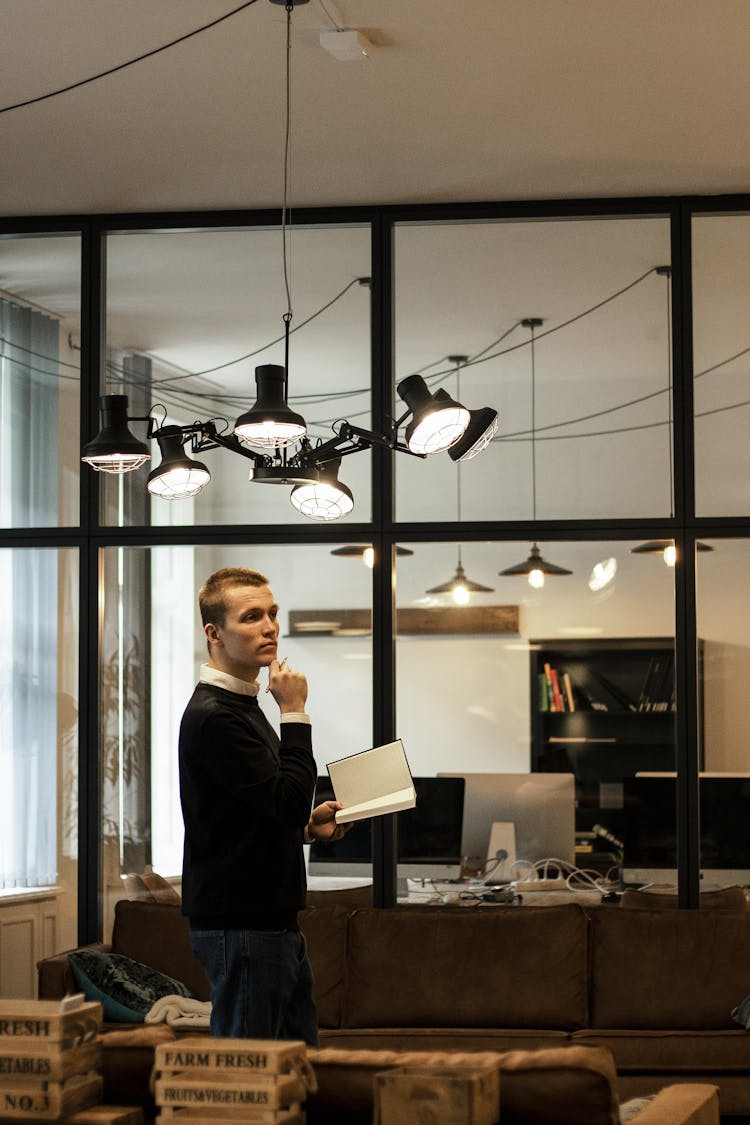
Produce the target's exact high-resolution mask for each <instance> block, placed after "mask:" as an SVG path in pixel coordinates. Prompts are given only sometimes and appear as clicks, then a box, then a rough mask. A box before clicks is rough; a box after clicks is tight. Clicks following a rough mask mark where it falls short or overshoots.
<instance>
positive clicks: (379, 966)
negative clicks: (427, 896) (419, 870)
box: [342, 905, 587, 1030]
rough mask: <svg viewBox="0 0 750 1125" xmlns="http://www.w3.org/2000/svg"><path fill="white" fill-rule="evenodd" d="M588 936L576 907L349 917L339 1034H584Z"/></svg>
mask: <svg viewBox="0 0 750 1125" xmlns="http://www.w3.org/2000/svg"><path fill="white" fill-rule="evenodd" d="M586 932H587V931H586V916H585V914H584V912H583V910H582V909H581V908H580V907H579V906H577V905H566V906H541V907H533V906H529V907H526V906H524V907H523V908H519V907H512V906H511V907H507V908H499V909H494V910H488V911H480V910H470V909H463V910H455V911H435V912H429V913H426V912H425V909H424V908H419V907H416V908H409V907H404V908H397V909H395V910H375V909H373V910H360V911H357V912H356V913H354V914H353V915H352V916H351V918H350V922H349V958H348V965H347V982H346V991H345V999H344V1013H343V1023H342V1026H343V1027H368V1028H378V1027H394V1026H395V1027H398V1026H401V1027H412V1028H416V1027H435V1028H440V1027H456V1028H464V1027H476V1028H482V1027H483V1028H491V1027H498V1028H503V1027H505V1028H555V1029H558V1030H565V1029H574V1028H581V1027H585V1026H586V1016H587V989H586V962H587V949H586Z"/></svg>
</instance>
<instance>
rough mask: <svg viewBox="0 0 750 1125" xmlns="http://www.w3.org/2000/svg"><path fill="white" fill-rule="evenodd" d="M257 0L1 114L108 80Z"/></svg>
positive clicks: (1, 111)
mask: <svg viewBox="0 0 750 1125" xmlns="http://www.w3.org/2000/svg"><path fill="white" fill-rule="evenodd" d="M255 2H256V0H247V2H246V3H245V4H240V5H239V7H237V8H232V10H231V12H225V13H224V15H223V16H218V17H217V19H215V20H211V22H210V23H204V24H203V25H202V26H201V27H196V28H195V29H194V30H193V31H188V32H186V34H185V35H180V36H179V37H178V38H177V39H172V40H170V42H169V43H162V45H161V47H154V49H153V50H152V51H145V52H144V54H142V55H137V56H136V58H134V59H128V60H127V62H124V63H119V64H118V65H117V66H111V67H109V69H108V70H102V71H100V72H99V73H98V74H92V75H91V76H90V77H89V78H82V79H81V80H80V81H79V82H71V83H70V85H69V86H61V87H60V88H59V89H58V90H50V92H49V93H48V94H39V96H38V97H36V98H27V99H26V100H25V101H22V102H14V103H13V105H6V106H2V107H0V113H10V111H11V110H12V109H23V107H24V106H28V105H36V104H37V103H38V102H45V101H47V100H48V99H49V98H56V97H58V95H60V94H67V93H69V92H70V91H71V90H77V89H78V88H79V87H81V86H88V84H89V83H90V82H98V80H99V79H100V78H107V77H108V76H109V75H110V74H116V73H117V72H118V70H125V69H126V68H127V67H129V66H134V65H135V63H139V62H143V60H144V59H150V58H153V56H154V55H159V54H161V52H162V51H166V50H168V49H169V48H170V47H175V46H176V45H177V44H178V43H184V42H185V40H186V39H192V38H193V36H194V35H200V34H201V32H203V31H208V29H209V28H211V27H216V25H217V24H219V23H223V21H224V20H228V19H229V18H230V17H231V16H236V15H237V13H238V12H241V11H242V10H243V9H244V8H249V7H250V6H251V5H252V4H255Z"/></svg>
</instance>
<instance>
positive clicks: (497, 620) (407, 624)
mask: <svg viewBox="0 0 750 1125" xmlns="http://www.w3.org/2000/svg"><path fill="white" fill-rule="evenodd" d="M371 632H372V615H371V613H370V610H369V609H292V610H290V611H289V636H290V637H353V636H362V637H364V636H369V635H370V633H371ZM396 632H397V634H398V636H402V637H404V636H422V635H427V634H432V635H438V636H450V635H455V636H461V635H466V636H477V635H504V636H518V634H519V612H518V606H517V605H483V606H474V605H467V606H457V605H450V606H429V607H426V608H425V609H399V610H398V611H397V614H396Z"/></svg>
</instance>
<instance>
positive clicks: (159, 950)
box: [112, 899, 211, 1000]
mask: <svg viewBox="0 0 750 1125" xmlns="http://www.w3.org/2000/svg"><path fill="white" fill-rule="evenodd" d="M112 952H113V953H121V954H123V956H125V957H130V958H132V959H133V960H134V961H142V962H143V964H144V965H151V966H152V968H154V969H158V971H159V972H161V973H166V974H167V975H168V976H170V977H174V978H175V980H179V981H182V983H183V984H184V985H185V987H186V988H187V989H188V991H189V992H190V993H191V995H193V996H194V997H195V999H196V1000H208V999H209V997H210V995H211V988H210V985H209V983H208V980H207V978H206V974H205V973H204V972H203V967H202V966H201V963H200V961H199V960H198V958H197V957H196V956H195V954H194V953H193V951H192V949H191V947H190V927H189V925H188V920H187V918H185V917H184V915H183V914H182V913H181V912H180V907H179V906H176V905H174V906H173V905H170V904H167V903H162V902H130V901H128V899H120V901H119V902H117V903H116V904H115V923H114V928H113V930H112Z"/></svg>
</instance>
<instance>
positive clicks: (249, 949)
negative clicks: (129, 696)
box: [180, 568, 343, 1045]
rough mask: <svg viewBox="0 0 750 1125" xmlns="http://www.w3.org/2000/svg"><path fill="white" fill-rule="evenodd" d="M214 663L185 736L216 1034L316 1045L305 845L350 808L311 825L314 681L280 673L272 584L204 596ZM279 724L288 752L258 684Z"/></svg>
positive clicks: (200, 941) (228, 572) (191, 879)
mask: <svg viewBox="0 0 750 1125" xmlns="http://www.w3.org/2000/svg"><path fill="white" fill-rule="evenodd" d="M198 600H199V605H200V611H201V618H202V621H203V628H204V632H205V634H206V641H207V644H208V654H209V658H208V661H207V663H206V664H204V665H202V667H201V674H200V681H199V683H198V686H197V687H196V689H195V692H194V693H193V696H192V698H191V700H190V702H189V703H188V705H187V708H186V710H185V713H184V715H183V718H182V723H181V726H180V799H181V802H182V814H183V819H184V821H185V850H184V860H183V873H182V890H183V912H184V913H185V914H187V915H188V917H189V919H190V932H191V943H192V947H193V951H194V952H195V954H196V956H197V957H198V958H199V960H200V961H201V964H202V965H203V967H204V969H205V970H206V975H207V976H208V979H209V981H210V983H211V1000H212V1013H211V1034H212V1035H220V1036H232V1037H237V1036H239V1037H249V1038H258V1039H304V1040H305V1042H307V1043H309V1044H311V1045H316V1044H317V1042H318V1027H317V1013H316V1010H315V1004H314V1001H313V998H312V973H311V970H310V965H309V962H308V959H307V954H306V951H305V944H304V938H303V937H302V935H301V934H300V932H299V930H298V927H297V912H298V910H300V909H301V908H302V907H304V905H305V895H306V884H305V867H304V856H303V852H302V844H303V842H309V841H310V840H311V839H323V840H330V839H332V838H336V837H339V836H341V835H342V834H343V829H342V828H341V827H338V826H337V825H336V820H335V816H336V810H337V809H339V808H341V805H339V804H337V803H336V802H335V801H326V802H325V803H324V804H322V805H319V806H318V807H317V808H316V809H314V810H313V812H312V815H311V814H310V808H311V806H312V799H313V793H314V789H315V779H316V773H317V771H316V766H315V761H314V759H313V754H312V747H311V731H310V720H309V718H308V716H307V714H306V713H305V703H306V700H307V681H306V679H305V677H304V676H303V675H302V673H301V672H296V671H295V670H294V669H292V668H290V667H289V666H288V664H287V663H286V661H285V660H282V661H281V663H279V660H278V652H277V644H278V637H279V621H278V612H279V607H278V606H277V604H276V602H275V600H274V597H273V594H272V593H271V590H270V589H269V586H268V579H267V578H265V577H264V576H263V575H262V574H259V573H258V572H257V571H254V570H247V569H245V568H225V569H223V570H218V571H217V572H216V573H215V574H213V575H211V577H210V578H209V579H208V580H207V582H206V583H205V585H204V586H203V587H202V589H201V591H200V593H199V598H198ZM261 668H268V686H267V687H266V691H269V692H270V693H271V695H272V696H273V698H274V699H275V701H276V703H277V704H278V705H279V711H280V713H281V718H280V731H281V737H280V738H279V737H278V736H277V734H276V732H275V731H274V729H273V727H272V726H271V724H270V723H269V722H268V720H267V719H266V717H265V715H264V714H263V712H262V711H261V709H260V707H259V705H258V698H257V697H258V691H259V684H258V674H259V672H260V669H261Z"/></svg>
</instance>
